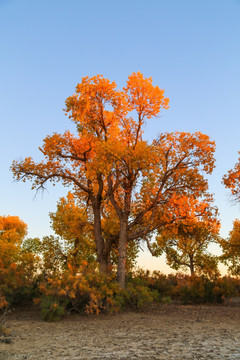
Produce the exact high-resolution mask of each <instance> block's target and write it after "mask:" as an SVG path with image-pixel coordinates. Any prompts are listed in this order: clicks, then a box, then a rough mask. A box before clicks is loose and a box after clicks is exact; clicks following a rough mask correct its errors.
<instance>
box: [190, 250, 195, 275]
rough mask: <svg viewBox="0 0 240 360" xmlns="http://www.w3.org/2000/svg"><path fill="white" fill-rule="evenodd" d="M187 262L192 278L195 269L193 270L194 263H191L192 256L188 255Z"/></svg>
mask: <svg viewBox="0 0 240 360" xmlns="http://www.w3.org/2000/svg"><path fill="white" fill-rule="evenodd" d="M189 260H190V266H189V267H190V273H191V276H194V275H195V269H194V261H193V256H192V255H189Z"/></svg>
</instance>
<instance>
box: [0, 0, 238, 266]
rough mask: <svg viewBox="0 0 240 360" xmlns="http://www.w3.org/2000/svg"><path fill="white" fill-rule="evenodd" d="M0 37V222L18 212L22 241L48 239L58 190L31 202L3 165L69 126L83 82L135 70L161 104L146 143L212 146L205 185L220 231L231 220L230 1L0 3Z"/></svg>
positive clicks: (234, 14)
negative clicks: (24, 229)
mask: <svg viewBox="0 0 240 360" xmlns="http://www.w3.org/2000/svg"><path fill="white" fill-rule="evenodd" d="M0 39H1V40H0V44H1V45H0V46H1V56H0V109H1V112H0V117H1V131H0V147H1V152H0V154H1V177H0V182H1V186H0V214H1V215H18V216H19V217H20V218H21V219H23V220H24V221H25V222H26V223H27V224H28V229H29V236H39V237H42V236H44V235H48V234H50V233H51V229H50V226H49V216H48V213H49V212H50V211H55V209H56V202H57V200H58V199H59V197H60V196H64V195H65V194H66V193H67V189H64V188H62V187H61V186H60V185H59V186H56V187H55V188H53V187H52V186H51V185H49V187H48V192H46V193H45V194H44V195H43V196H41V195H38V196H37V197H36V198H34V195H35V193H34V192H33V191H31V184H30V183H25V184H24V183H15V182H14V181H13V178H12V174H11V172H10V171H9V167H10V165H11V162H12V161H13V160H14V159H21V158H24V157H26V156H30V155H31V156H32V157H33V158H34V159H35V160H39V159H40V152H39V150H38V146H41V144H42V140H43V138H44V137H45V136H46V135H48V134H52V133H53V132H54V131H56V132H63V131H64V130H65V129H71V128H72V127H73V125H72V124H71V123H70V121H69V120H68V118H67V117H66V116H65V115H64V112H63V111H62V109H63V108H64V103H65V99H66V98H67V97H68V96H70V95H72V94H73V93H74V89H75V86H76V84H77V83H78V82H80V81H81V78H82V77H83V76H93V75H96V74H102V75H104V76H105V77H107V78H109V79H110V80H115V81H116V82H117V84H118V86H119V87H120V88H121V87H122V86H123V85H124V84H125V81H126V79H127V77H128V75H129V74H131V73H132V72H137V71H140V72H142V73H143V74H144V76H145V77H149V76H152V78H153V82H154V84H156V85H158V86H159V87H160V88H164V89H165V95H166V96H168V97H169V98H170V109H169V110H167V111H164V112H163V113H162V116H161V117H160V118H159V119H158V120H155V121H151V122H149V123H148V124H147V127H146V133H145V137H146V138H148V139H151V138H153V137H155V136H156V135H157V134H158V133H160V132H164V131H174V130H178V131H189V132H195V131H201V132H203V133H206V134H208V135H210V137H211V139H213V140H215V141H216V145H217V150H216V169H215V170H214V173H213V175H212V176H211V178H210V180H209V183H210V190H211V192H213V193H215V199H216V205H217V206H218V208H219V210H220V215H221V221H222V230H221V234H222V236H226V235H227V234H228V232H229V230H230V229H231V227H232V221H233V220H234V219H235V218H236V217H240V207H239V206H237V205H235V206H233V205H232V204H230V202H229V191H227V190H226V189H225V188H224V186H223V185H222V184H221V178H222V176H223V174H225V173H226V172H227V171H228V170H229V169H230V168H232V167H233V166H234V164H235V162H236V161H237V158H238V153H237V152H238V151H239V150H240V140H239V135H240V131H239V130H240V126H239V121H240V0H195V1H193V0H181V1H179V0H168V1H166V0H165V1H162V0H148V1H146V0H127V1H126V0H121V1H113V0H101V1H97V0H88V1H86V0H51V1H49V0H41V1H31V0H21V1H19V0H0ZM216 251H217V250H216ZM162 264H163V261H160V260H159V259H157V261H154V262H153V261H152V259H151V257H150V256H146V255H142V256H141V257H140V265H142V266H145V267H149V268H153V267H156V268H157V267H159V268H162V266H163V265H162Z"/></svg>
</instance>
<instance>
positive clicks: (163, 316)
mask: <svg viewBox="0 0 240 360" xmlns="http://www.w3.org/2000/svg"><path fill="white" fill-rule="evenodd" d="M6 325H7V326H10V327H11V329H12V333H13V335H12V343H11V344H4V343H0V360H3V359H4V360H8V359H9V360H10V359H29V360H40V359H47V360H55V359H61V360H70V359H71V360H77V359H84V360H87V359H91V360H95V359H96V360H97V359H98V360H100V359H149V360H150V359H158V360H161V359H163V360H168V359H177V360H182V359H184V360H185V359H191V360H195V359H199V360H200V359H209V360H211V359H218V360H220V359H229V360H234V359H240V306H183V305H162V306H161V307H160V308H159V307H153V308H152V309H150V310H148V311H145V312H138V313H136V312H135V313H134V312H126V313H121V314H117V315H100V316H98V317H97V316H80V315H72V316H71V317H69V318H67V319H64V320H62V321H60V322H57V323H46V322H43V321H42V320H41V319H40V318H39V315H38V314H36V313H35V312H34V311H28V312H26V311H25V312H19V313H17V314H16V313H15V314H11V315H10V318H9V319H8V320H7V324H6Z"/></svg>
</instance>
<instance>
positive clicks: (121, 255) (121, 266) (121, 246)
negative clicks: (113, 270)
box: [117, 219, 127, 289]
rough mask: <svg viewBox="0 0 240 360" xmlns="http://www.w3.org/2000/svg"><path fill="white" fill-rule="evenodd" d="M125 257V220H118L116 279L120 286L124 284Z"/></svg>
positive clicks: (122, 286)
mask: <svg viewBox="0 0 240 360" xmlns="http://www.w3.org/2000/svg"><path fill="white" fill-rule="evenodd" d="M126 258H127V220H126V219H121V220H120V233H119V243H118V268H117V280H118V283H119V284H120V286H121V288H123V289H124V288H125V286H126Z"/></svg>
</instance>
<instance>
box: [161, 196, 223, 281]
mask: <svg viewBox="0 0 240 360" xmlns="http://www.w3.org/2000/svg"><path fill="white" fill-rule="evenodd" d="M201 205H202V204H201V202H200V203H197V204H196V205H195V211H194V212H193V214H189V218H188V219H185V220H180V221H179V222H177V223H176V224H175V226H172V227H170V228H168V227H166V228H165V229H162V231H161V230H160V233H159V235H158V236H157V238H156V243H157V245H158V247H159V249H160V250H162V251H164V252H165V253H166V257H167V262H168V265H169V266H171V267H172V268H173V269H175V270H178V269H179V268H183V269H189V270H190V273H191V276H193V275H194V274H195V273H197V274H208V275H212V274H218V269H217V262H218V261H217V257H216V256H213V255H211V254H210V253H209V252H208V251H207V248H208V246H209V244H211V243H213V242H216V241H217V239H218V232H219V227H220V223H219V221H218V220H217V217H216V215H217V209H215V208H210V207H208V211H207V212H203V213H202V215H201V216H199V217H197V216H196V215H197V211H196V210H197V209H198V210H199V208H201ZM186 207H187V206H186ZM191 215H192V216H193V217H192V218H191Z"/></svg>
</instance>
